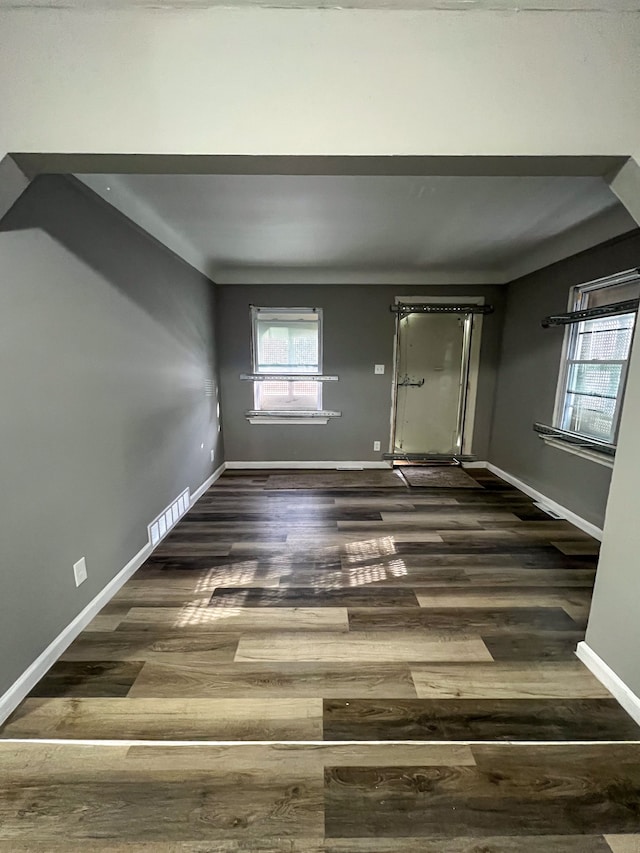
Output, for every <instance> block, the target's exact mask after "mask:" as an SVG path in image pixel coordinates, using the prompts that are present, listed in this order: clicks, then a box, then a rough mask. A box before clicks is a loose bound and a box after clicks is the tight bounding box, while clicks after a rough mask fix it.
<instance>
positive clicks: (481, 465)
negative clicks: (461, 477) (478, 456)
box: [462, 461, 488, 468]
mask: <svg viewBox="0 0 640 853" xmlns="http://www.w3.org/2000/svg"><path fill="white" fill-rule="evenodd" d="M487 465H488V463H487V462H486V461H485V462H463V463H462V467H463V468H486V467H487Z"/></svg>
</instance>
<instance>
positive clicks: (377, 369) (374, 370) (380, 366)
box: [373, 364, 384, 375]
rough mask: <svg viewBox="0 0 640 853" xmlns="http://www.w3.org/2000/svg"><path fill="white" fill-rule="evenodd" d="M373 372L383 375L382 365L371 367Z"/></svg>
mask: <svg viewBox="0 0 640 853" xmlns="http://www.w3.org/2000/svg"><path fill="white" fill-rule="evenodd" d="M373 372H374V373H377V374H378V375H381V374H383V373H384V364H375V365H374V367H373Z"/></svg>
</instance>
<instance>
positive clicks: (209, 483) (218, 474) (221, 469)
mask: <svg viewBox="0 0 640 853" xmlns="http://www.w3.org/2000/svg"><path fill="white" fill-rule="evenodd" d="M228 467H229V466H228V465H227V463H226V462H223V463H222V465H220V467H219V468H216V470H215V471H214V472H213V474H212V475H211V476H210V477H207V479H206V480H205V481H204V483H203V484H202V485H201V486H200V487H199V488H198V489H196V490H195V492H194V493H193V494H192V495H191V506H193V505H194V503H195V502H196V501H198V500H200V498H201V497H202V496H203V495H204V493H205V492H206V491H207V490H208V489H210V488H211V486H213V484H214V483H215V481H216V480H218V479H219V478H220V477H221V476H222V475H223V474H224V472H225V470H226V469H227V468H228Z"/></svg>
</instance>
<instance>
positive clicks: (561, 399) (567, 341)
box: [552, 270, 640, 453]
mask: <svg viewBox="0 0 640 853" xmlns="http://www.w3.org/2000/svg"><path fill="white" fill-rule="evenodd" d="M633 273H635V270H634V271H629V272H627V273H617V274H616V275H612V276H608V277H606V278H600V279H595V280H593V281H589V282H585V283H583V284H577V285H574V286H573V287H572V288H571V289H570V291H569V303H568V311H569V312H572V311H580V310H582V309H583V308H584V307H585V302H586V297H587V296H588V294H589V293H593V292H594V291H597V290H606V289H607V288H608V287H615V286H617V285H620V284H626V283H630V282H632V281H634V280H636V279H637V281H638V282H639V283H640V275H638V274H637V273H636V274H635V276H633V275H632V274H633ZM614 301H615V300H614ZM612 304H613V303H612ZM634 313H635V319H634V321H633V330H632V333H631V343H630V345H629V354H628V355H627V358H626V359H624V360H622V359H619V360H611V361H602V363H603V364H605V363H606V364H615V363H618V364H620V365H621V371H620V382H619V383H618V391H617V394H616V403H615V408H614V413H613V418H612V424H613V435H612V437H611V441H610V442H603V444H609V445H610V446H611V447H613V448H615V447H616V446H617V442H618V434H619V431H620V416H621V413H622V406H623V403H624V397H625V393H626V387H627V374H628V369H629V359H630V357H631V350H632V347H633V342H634V338H635V334H636V329H637V325H638V323H637V320H638V314H637V312H634ZM621 316H624V315H621ZM581 322H584V321H581ZM581 322H577V323H572V324H570V325H568V326H567V328H566V329H565V334H564V340H563V344H562V355H561V362H560V370H559V372H558V384H557V388H556V399H555V404H554V409H553V422H552V423H553V427H554V428H555V429H559V430H563V431H564V432H569V433H571V435H575V436H576V437H579V438H584V439H585V440H587V441H593V442H594V444H597V443H598V441H599V439H597V438H595V437H594V436H592V435H588V434H587V433H581V432H575V431H574V430H567V429H565V427H564V426H563V421H564V415H565V401H566V398H567V395H568V384H569V377H570V371H571V367H572V366H573V365H574V364H584V363H586V362H585V361H584V360H580V359H575V358H572V355H575V353H576V351H577V342H578V334H579V329H580V325H581ZM591 363H597V361H596V360H592V362H591ZM589 452H591V453H594V452H595V453H597V450H592V451H589Z"/></svg>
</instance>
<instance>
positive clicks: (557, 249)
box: [81, 175, 635, 284]
mask: <svg viewBox="0 0 640 853" xmlns="http://www.w3.org/2000/svg"><path fill="white" fill-rule="evenodd" d="M81 177H82V180H84V181H85V183H87V184H88V185H89V186H90V187H91V188H92V189H94V190H95V191H96V192H98V193H99V194H100V195H101V196H102V197H103V198H105V199H107V200H108V201H109V202H110V203H111V204H113V205H114V206H115V207H117V208H118V209H120V210H121V211H122V212H123V213H125V214H126V215H127V216H129V217H130V218H131V219H133V220H134V221H136V222H137V223H138V224H139V225H141V226H142V227H143V228H145V229H146V230H147V231H149V232H150V233H151V234H153V235H154V236H155V237H156V238H157V239H159V240H161V241H162V242H163V243H165V244H166V245H167V246H169V247H170V248H171V249H173V250H174V251H175V252H176V253H177V254H179V255H181V256H182V257H183V258H184V259H185V260H187V261H189V263H191V264H193V265H194V266H195V267H197V268H198V269H200V270H202V271H203V272H205V273H206V274H207V275H208V276H209V277H210V278H212V279H213V280H214V281H218V282H220V283H238V282H243V283H260V282H283V283H286V282H298V283H304V282H307V283H309V282H327V283H329V282H336V281H337V282H365V283H387V282H389V283H392V282H393V283H395V282H398V283H403V282H404V283H407V284H409V283H414V282H415V283H422V282H424V283H428V282H442V283H460V284H464V283H467V284H468V283H473V282H493V281H495V282H505V281H510V280H512V279H513V278H516V277H518V276H519V275H522V274H524V273H526V272H529V271H531V270H533V269H539V268H540V267H542V266H545V265H546V264H548V263H551V262H553V261H555V260H558V259H559V258H562V257H567V256H568V255H570V254H573V253H575V252H577V251H581V250H582V249H585V248H588V247H589V246H592V245H595V244H596V243H599V242H602V241H603V240H606V239H609V238H611V237H613V236H615V235H617V234H621V233H623V232H625V231H628V230H631V229H632V228H633V227H635V223H634V221H633V220H632V219H631V217H630V216H629V214H628V213H627V212H626V211H625V210H624V208H623V207H622V206H621V205H620V204H619V202H618V201H617V199H616V198H615V196H614V195H613V194H612V193H611V191H610V190H609V188H608V186H607V184H606V183H605V182H604V181H603V180H602V179H601V178H598V177H413V176H349V175H346V176H345V175H342V176H333V175H85V176H81Z"/></svg>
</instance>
